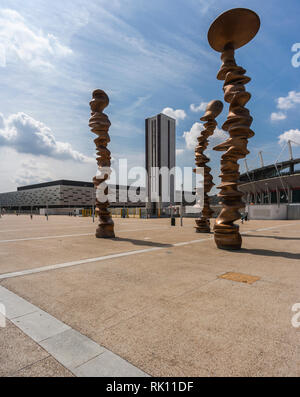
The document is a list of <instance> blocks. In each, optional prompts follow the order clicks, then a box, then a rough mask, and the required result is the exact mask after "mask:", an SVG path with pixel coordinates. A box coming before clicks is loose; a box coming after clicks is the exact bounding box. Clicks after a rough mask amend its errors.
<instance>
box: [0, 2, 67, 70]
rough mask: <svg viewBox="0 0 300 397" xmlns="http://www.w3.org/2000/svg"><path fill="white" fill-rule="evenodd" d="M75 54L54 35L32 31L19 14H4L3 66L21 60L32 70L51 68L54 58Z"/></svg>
mask: <svg viewBox="0 0 300 397" xmlns="http://www.w3.org/2000/svg"><path fill="white" fill-rule="evenodd" d="M71 53H72V50H71V49H70V48H69V47H67V46H65V45H63V44H61V43H60V42H59V40H58V39H57V38H56V37H55V36H54V35H52V34H49V33H48V34H44V33H43V32H42V31H41V30H39V29H37V28H34V27H30V26H29V25H28V24H27V23H26V21H25V19H24V18H23V17H22V15H20V14H19V13H18V12H17V11H15V10H11V9H2V10H0V66H2V67H5V66H6V64H7V62H9V61H12V60H16V59H18V60H21V61H23V62H25V63H26V64H28V65H29V66H31V67H41V66H43V67H49V66H51V61H52V59H53V58H55V57H63V56H66V55H70V54H71Z"/></svg>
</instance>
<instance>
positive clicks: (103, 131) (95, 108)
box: [89, 90, 115, 238]
mask: <svg viewBox="0 0 300 397" xmlns="http://www.w3.org/2000/svg"><path fill="white" fill-rule="evenodd" d="M108 104H109V98H108V96H107V95H106V93H105V92H104V91H102V90H95V91H94V92H93V99H92V100H91V102H90V107H91V118H90V120H89V127H90V128H91V130H92V132H93V133H94V134H96V135H98V137H97V138H96V139H95V140H94V142H95V144H96V148H97V164H98V173H97V176H95V177H94V178H93V182H94V186H95V188H96V189H99V188H100V187H101V192H102V194H101V199H100V200H99V191H100V189H99V191H98V192H97V190H96V215H97V216H99V225H98V228H97V230H96V237H98V238H113V237H115V233H114V222H113V220H112V217H111V214H110V212H109V210H108V206H109V201H108V197H107V195H108V186H107V184H106V181H107V179H109V177H110V166H111V156H110V151H109V150H108V149H107V144H108V143H109V142H110V137H109V134H108V130H109V127H110V121H109V118H108V117H107V115H106V114H104V113H103V110H104V109H105V108H106V107H107V106H108Z"/></svg>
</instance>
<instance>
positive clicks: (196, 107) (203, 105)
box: [190, 102, 208, 113]
mask: <svg viewBox="0 0 300 397" xmlns="http://www.w3.org/2000/svg"><path fill="white" fill-rule="evenodd" d="M207 104H208V102H201V103H200V104H199V105H195V104H194V103H192V104H191V105H190V109H191V111H192V112H195V113H198V112H204V111H205V109H206V106H207Z"/></svg>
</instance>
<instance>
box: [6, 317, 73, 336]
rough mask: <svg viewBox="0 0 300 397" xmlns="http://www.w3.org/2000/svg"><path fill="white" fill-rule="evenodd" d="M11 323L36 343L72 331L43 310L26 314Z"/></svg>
mask: <svg viewBox="0 0 300 397" xmlns="http://www.w3.org/2000/svg"><path fill="white" fill-rule="evenodd" d="M11 321H12V323H13V324H15V325H16V326H17V327H18V328H20V329H21V330H22V331H23V332H25V333H26V335H28V336H30V338H32V339H33V340H34V341H36V342H41V341H42V340H44V339H47V338H50V337H51V336H54V335H57V334H59V333H61V332H63V331H65V330H68V329H70V327H69V326H68V325H66V324H63V323H62V322H61V321H59V320H57V319H56V318H55V317H53V316H51V315H50V314H48V313H46V312H44V311H43V310H37V311H35V312H34V313H30V314H25V315H24V316H21V317H17V318H15V319H12V320H11Z"/></svg>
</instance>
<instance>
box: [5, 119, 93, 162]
mask: <svg viewBox="0 0 300 397" xmlns="http://www.w3.org/2000/svg"><path fill="white" fill-rule="evenodd" d="M0 146H9V147H12V148H14V149H15V150H16V151H17V152H19V153H30V154H34V155H37V156H39V155H44V156H48V157H53V158H57V159H71V160H76V161H79V162H90V161H94V160H93V159H91V158H89V157H87V156H85V155H84V154H82V153H80V152H78V151H76V150H74V149H73V148H72V146H71V144H70V143H68V142H60V141H57V140H56V139H55V136H54V135H53V133H52V131H51V129H50V128H49V127H47V126H46V125H45V124H43V123H42V122H41V121H38V120H35V119H34V118H32V117H30V116H28V115H27V114H25V113H21V112H20V113H16V114H12V115H10V116H9V117H7V118H6V119H5V118H4V117H3V115H2V114H1V113H0Z"/></svg>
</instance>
